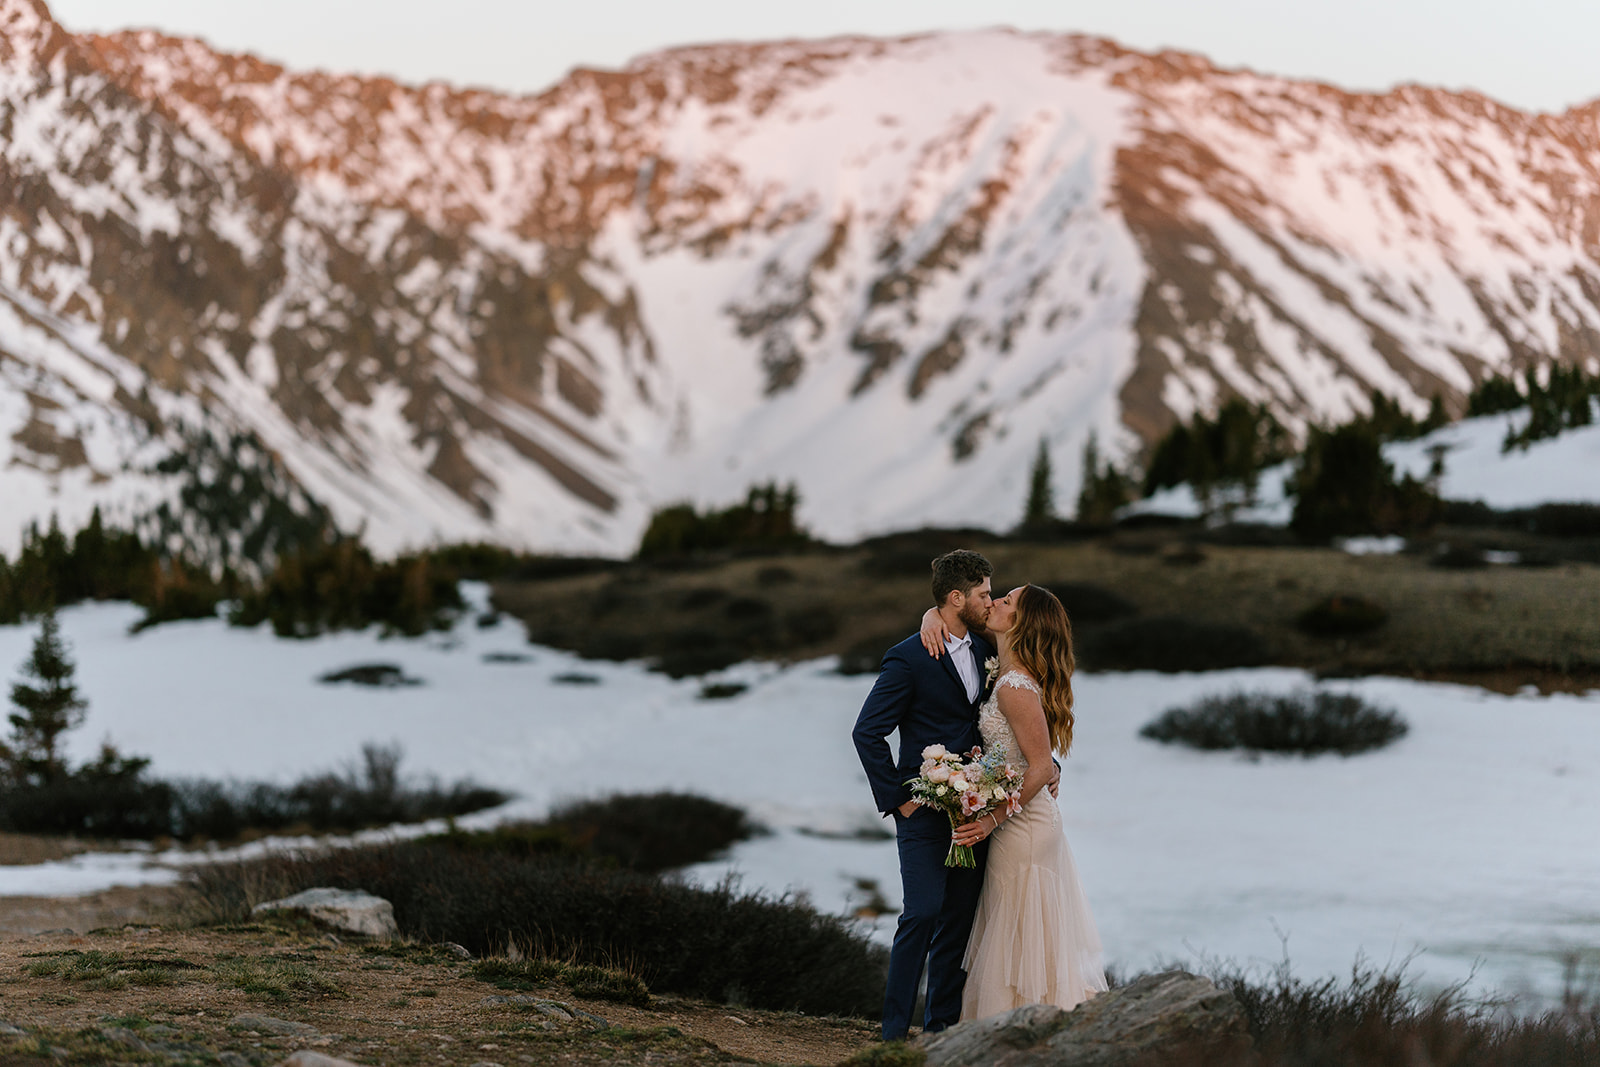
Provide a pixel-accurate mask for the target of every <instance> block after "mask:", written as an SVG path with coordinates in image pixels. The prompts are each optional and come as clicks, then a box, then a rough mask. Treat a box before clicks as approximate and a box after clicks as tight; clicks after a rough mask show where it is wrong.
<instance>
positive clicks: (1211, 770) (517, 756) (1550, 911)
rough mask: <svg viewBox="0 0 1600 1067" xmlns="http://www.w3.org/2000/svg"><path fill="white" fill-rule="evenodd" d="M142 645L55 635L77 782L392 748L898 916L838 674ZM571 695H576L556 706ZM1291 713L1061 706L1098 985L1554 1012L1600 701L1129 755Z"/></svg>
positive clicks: (82, 884)
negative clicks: (1339, 745)
mask: <svg viewBox="0 0 1600 1067" xmlns="http://www.w3.org/2000/svg"><path fill="white" fill-rule="evenodd" d="M472 595H473V597H474V599H479V598H481V597H482V596H483V593H482V591H481V590H476V589H475V590H473V591H472ZM136 617H137V611H136V609H133V608H130V607H127V606H123V605H114V604H112V605H92V606H84V607H78V608H73V609H70V610H68V611H65V612H63V614H62V622H63V629H64V632H65V634H66V636H67V638H68V639H69V640H70V641H71V642H72V644H73V646H74V654H75V656H76V658H77V660H78V662H79V664H80V668H79V679H80V683H81V687H82V689H83V692H84V693H85V695H86V696H87V697H88V699H89V700H90V702H91V710H90V714H89V720H88V724H87V726H86V727H85V728H84V729H82V730H80V731H78V732H77V733H76V734H74V735H72V745H73V747H74V755H75V756H76V757H78V758H86V757H88V756H90V755H92V751H93V749H94V748H95V747H96V746H97V745H98V744H99V743H100V741H101V740H103V739H109V740H111V741H113V742H115V743H116V744H117V745H119V746H121V747H122V748H123V750H124V751H127V752H133V753H143V754H148V755H150V756H151V757H153V759H154V764H153V768H152V769H153V771H154V772H155V773H157V774H161V775H167V776H182V775H207V776H212V777H228V776H245V777H248V776H266V777H272V778H276V779H280V780H285V779H290V778H293V777H298V776H299V775H300V774H302V773H305V772H307V771H311V770H315V769H324V768H329V767H332V766H336V765H338V764H340V763H342V762H343V761H345V760H348V759H350V758H353V757H354V756H355V755H356V754H357V752H358V750H359V747H360V745H361V744H362V743H363V742H366V741H380V742H383V741H390V740H396V741H399V742H400V743H401V744H402V745H404V747H405V749H406V752H407V767H408V769H409V771H410V772H411V773H413V774H435V775H438V776H440V777H442V778H446V779H453V778H456V777H459V776H469V775H470V776H472V777H475V778H477V779H478V780H480V781H482V782H485V783H487V784H490V785H495V786H500V787H503V788H506V789H508V790H511V791H514V792H515V793H517V794H518V795H519V798H518V799H517V800H515V801H513V802H512V803H511V804H509V805H508V806H506V807H505V808H503V809H500V810H498V811H495V812H488V813H483V814H481V815H479V816H475V817H473V818H472V819H471V820H469V822H471V823H475V824H480V825H481V824H485V823H490V822H494V821H497V820H499V819H503V818H516V817H525V816H538V815H539V814H541V813H543V812H545V811H547V810H548V809H549V807H550V806H551V805H552V804H553V803H556V802H558V801H560V800H563V799H567V798H573V797H580V796H586V795H595V794H604V793H610V792H615V791H628V792H647V791H651V790H656V789H679V790H688V791H692V792H696V793H701V794H704V795H707V796H712V797H717V798H719V799H723V800H726V801H729V802H731V803H734V804H738V805H740V806H743V807H745V808H747V809H748V810H750V811H751V812H752V813H753V814H754V815H755V816H756V817H757V818H758V819H760V820H761V821H762V822H764V823H765V824H766V825H767V826H768V827H769V828H770V829H771V831H772V832H771V834H770V835H769V836H765V837H759V838H756V839H754V840H752V841H749V842H747V843H745V844H742V845H739V846H737V847H736V848H734V849H733V850H732V853H731V854H730V855H729V856H727V857H726V858H724V859H720V860H717V861H715V862H711V863H707V864H704V865H702V866H700V867H697V868H695V869H693V870H692V871H691V872H690V875H691V876H692V877H695V878H699V879H702V880H705V881H713V880H716V879H719V878H721V877H723V876H724V875H725V874H727V873H729V872H733V873H737V874H739V875H740V876H741V877H742V878H743V880H744V884H745V885H746V886H747V887H751V888H761V889H765V890H769V891H771V892H774V893H779V892H785V891H790V890H794V891H801V892H805V893H807V894H808V895H809V896H810V898H811V899H812V900H813V901H814V902H815V903H816V905H817V906H818V907H819V908H821V909H822V910H824V911H827V912H833V913H839V912H845V911H852V912H853V911H854V910H855V909H856V908H857V907H859V906H861V905H863V904H865V903H866V902H867V899H868V897H869V893H870V887H864V886H863V885H862V884H861V882H860V880H863V879H864V880H867V881H869V882H875V883H876V884H877V886H878V887H879V888H880V889H881V891H882V893H883V895H884V896H885V897H886V898H887V900H888V902H889V903H890V905H891V906H898V902H899V899H900V890H899V884H898V875H897V866H896V859H895V850H894V843H893V841H892V840H889V839H887V837H886V836H884V826H885V824H884V823H883V822H882V821H881V820H880V819H878V818H877V816H876V814H875V813H874V812H873V811H872V805H871V799H870V793H869V791H868V789H867V786H866V780H865V777H864V775H863V774H862V772H861V770H860V766H859V764H858V762H857V759H856V755H855V752H854V749H853V747H852V746H851V743H850V728H851V725H852V724H853V722H854V720H855V716H856V713H857V711H858V710H859V708H860V705H861V702H862V700H863V699H864V698H865V696H866V693H867V691H868V689H869V688H870V686H871V679H870V678H846V677H841V676H839V675H837V674H835V673H833V671H832V669H831V668H832V664H831V663H830V662H827V661H819V662H814V663H807V664H800V665H797V666H794V667H791V668H788V669H778V668H775V667H771V666H761V665H754V664H751V665H745V666H741V667H737V668H734V669H732V670H730V671H728V672H726V678H727V679H728V680H737V681H743V682H746V683H748V684H749V687H750V688H749V689H748V690H747V691H746V692H744V693H743V694H741V695H739V696H738V697H735V698H733V699H731V700H720V701H705V700H701V699H699V697H698V691H699V683H698V682H696V681H693V680H688V681H679V682H675V681H672V680H670V679H667V678H665V677H663V676H661V675H657V674H651V673H648V672H647V671H645V670H644V669H643V668H642V667H641V666H638V665H634V664H621V665H618V664H609V663H600V662H586V661H582V660H578V659H576V658H575V657H573V656H571V655H569V654H566V653H562V652H557V651H552V650H549V649H544V648H534V647H530V646H528V645H526V644H525V643H524V641H523V637H522V631H521V627H520V626H518V625H516V624H514V623H511V622H502V623H501V624H499V625H498V626H496V627H493V628H490V629H483V630H479V629H475V628H472V627H470V626H462V627H461V628H459V630H458V632H457V633H455V634H451V635H440V636H435V637H431V638H427V639H424V640H417V641H401V640H389V641H385V640H381V639H379V638H378V637H376V636H375V635H373V634H370V633H358V634H344V635H338V636H332V637H325V638H320V639H317V640H314V641H283V640H278V639H275V638H273V637H272V636H271V635H270V633H268V632H266V631H265V630H256V631H250V630H239V629H231V628H229V627H227V626H225V625H223V624H222V623H221V622H195V623H177V624H171V625H166V626H161V627H157V628H155V629H152V630H148V631H145V632H144V633H142V634H139V635H137V636H129V635H128V633H127V628H128V625H129V623H130V622H132V621H133V620H134V619H135V618H136ZM32 636H33V633H32V631H31V630H29V629H26V628H6V629H0V665H7V664H11V665H14V664H19V663H20V662H21V661H22V659H23V658H24V656H25V655H26V653H27V648H28V644H29V642H30V641H31V639H32ZM491 653H500V654H501V655H500V656H498V657H496V659H498V660H499V661H498V662H496V661H490V660H487V659H486V658H485V657H486V656H488V655H489V654H491ZM508 654H518V655H522V656H524V657H525V659H524V660H522V661H521V662H506V661H505V660H506V659H508V658H510V657H509V656H508ZM370 662H391V663H395V664H399V665H402V666H403V667H404V669H405V671H406V673H407V674H410V675H414V676H416V677H418V678H420V679H422V680H423V681H424V683H425V684H424V685H422V686H418V687H414V688H405V687H402V688H397V689H389V690H370V689H359V688H351V687H346V686H328V685H323V684H319V683H318V682H317V681H316V678H317V677H318V676H319V675H321V674H323V673H325V672H327V671H329V670H333V669H337V668H341V667H347V666H351V665H354V664H358V663H370ZM574 673H576V674H581V675H587V676H589V678H591V679H592V680H593V683H592V684H577V685H575V684H565V683H563V682H561V681H559V680H558V676H561V675H571V674H574ZM1307 684H1309V682H1308V679H1307V678H1306V677H1305V676H1303V675H1302V674H1300V673H1298V672H1295V671H1290V670H1281V669H1270V670H1250V671H1230V672H1218V673H1211V674H1195V675H1151V674H1121V675H1080V676H1079V678H1078V680H1077V683H1076V690H1077V694H1078V713H1079V719H1078V730H1077V744H1076V748H1075V750H1074V752H1073V753H1072V755H1071V757H1070V758H1069V759H1067V760H1066V761H1065V779H1064V783H1063V788H1062V793H1061V805H1062V808H1063V811H1064V813H1065V815H1066V825H1067V833H1068V836H1069V839H1070V841H1071V843H1072V846H1073V849H1074V851H1075V852H1076V855H1077V859H1078V863H1079V866H1080V868H1081V871H1082V875H1083V878H1084V881H1085V884H1086V886H1087V888H1088V891H1089V896H1090V900H1091V903H1092V905H1093V906H1094V908H1095V912H1096V916H1097V918H1098V920H1099V922H1100V924H1101V927H1102V933H1103V934H1104V936H1105V940H1106V944H1107V948H1108V953H1109V957H1110V962H1111V963H1112V964H1114V965H1115V966H1116V967H1117V968H1119V969H1120V970H1121V971H1123V972H1124V973H1126V972H1128V971H1129V970H1131V969H1136V968H1146V967H1151V966H1154V965H1156V964H1158V963H1161V962H1164V961H1170V960H1174V959H1190V960H1193V959H1195V958H1197V957H1216V958H1223V959H1231V960H1236V961H1239V962H1244V963H1254V964H1262V965H1270V964H1273V963H1276V962H1277V961H1278V960H1279V959H1280V958H1281V956H1282V954H1283V952H1284V945H1283V943H1282V942H1281V941H1280V934H1281V935H1282V936H1283V937H1285V938H1287V952H1288V955H1289V957H1290V959H1291V960H1292V962H1293V965H1294V967H1295V969H1296V970H1297V972H1298V973H1300V974H1302V975H1308V976H1309V975H1319V974H1334V973H1343V972H1347V971H1348V969H1349V967H1350V966H1351V965H1352V964H1353V963H1354V962H1355V961H1356V960H1357V959H1358V957H1364V958H1366V959H1367V960H1369V961H1371V962H1374V963H1377V964H1380V965H1381V964H1384V963H1388V962H1398V961H1400V960H1402V959H1404V958H1406V957H1407V956H1408V955H1410V954H1411V953H1413V952H1418V953H1420V955H1418V957H1417V959H1416V960H1415V961H1414V962H1413V963H1412V965H1411V972H1412V974H1413V975H1414V976H1415V977H1417V978H1419V979H1420V980H1421V981H1422V982H1423V984H1424V985H1425V986H1427V987H1430V988H1433V987H1437V986H1440V985H1443V984H1445V983H1447V982H1451V981H1455V980H1458V979H1463V978H1466V977H1468V976H1469V975H1472V976H1473V978H1472V981H1473V988H1475V989H1478V990H1488V989H1497V990H1499V991H1501V992H1507V993H1516V992H1524V993H1528V994H1530V995H1531V996H1532V997H1533V1000H1531V1001H1529V1002H1528V1003H1530V1004H1538V1003H1547V1002H1548V1001H1549V998H1552V997H1554V996H1555V995H1556V994H1557V993H1558V992H1559V988H1560V981H1561V968H1562V963H1563V959H1564V957H1565V956H1566V955H1567V954H1569V953H1577V954H1579V955H1580V957H1582V958H1585V959H1587V960H1589V961H1590V962H1591V963H1593V962H1594V961H1596V960H1600V924H1597V923H1596V921H1595V916H1594V896H1593V894H1594V887H1595V886H1596V885H1597V884H1600V847H1597V846H1600V816H1597V814H1596V813H1597V812H1600V770H1597V768H1600V693H1590V694H1588V695H1587V696H1582V697H1579V696H1551V697H1540V696H1536V695H1532V694H1526V695H1518V696H1509V697H1507V696H1497V695H1493V694H1489V693H1486V692H1483V691H1481V690H1477V689H1471V688H1463V687H1457V686H1451V685H1440V684H1430V683H1422V682H1414V681H1402V680H1394V679H1384V678H1374V679H1368V680H1365V681H1359V682H1341V683H1333V684H1336V685H1337V686H1338V687H1339V688H1341V689H1348V690H1351V691H1354V692H1357V693H1360V694H1361V695H1362V696H1364V697H1366V698H1368V699H1370V700H1374V701H1378V702H1381V703H1384V704H1388V705H1391V706H1393V707H1395V708H1397V709H1399V710H1400V711H1401V713H1402V714H1403V715H1404V716H1405V718H1406V719H1407V720H1408V721H1409V723H1410V726H1411V732H1410V734H1409V735H1408V736H1407V737H1405V738H1404V739H1403V740H1401V741H1400V742H1398V743H1397V744H1395V745H1393V746H1391V747H1390V748H1387V749H1385V750H1382V751H1380V752H1376V753H1371V754H1368V755H1363V756H1358V757H1354V758H1350V759H1341V758H1339V757H1336V756H1327V757H1319V758H1316V759H1310V760H1303V759H1295V758H1289V759H1283V758H1264V759H1260V760H1248V759H1244V758H1240V757H1238V756H1234V755H1218V754H1202V753H1197V752H1193V751H1189V750H1186V749H1180V748H1169V747H1165V746H1161V745H1158V744H1155V743H1153V742H1149V741H1145V740H1141V739H1140V738H1139V737H1138V736H1137V731H1138V728H1139V727H1140V726H1141V725H1142V724H1143V723H1145V722H1146V721H1148V720H1149V719H1151V718H1153V717H1154V716H1156V715H1157V714H1159V713H1160V712H1161V711H1163V710H1165V709H1166V708H1167V707H1170V706H1173V705H1175V704H1181V703H1187V702H1189V701H1191V700H1193V699H1194V698H1196V697H1197V696H1200V695H1202V694H1209V693H1216V692H1221V691H1226V690H1230V689H1234V688H1238V687H1245V688H1264V689H1272V690H1283V689H1289V688H1294V687H1298V686H1304V685H1307ZM405 832H406V833H414V832H416V830H415V829H412V830H407V831H405ZM262 847H264V846H263V845H261V844H257V845H253V846H251V849H252V850H259V849H260V848H262ZM193 858H194V857H184V856H181V855H178V854H169V855H166V856H159V857H152V856H147V855H144V854H122V855H117V854H113V855H110V856H91V857H83V858H80V859H77V860H72V861H67V862H64V863H57V864H46V865H42V866H39V867H8V868H0V892H4V893H6V894H38V893H43V894H72V893H81V892H87V891H89V890H92V889H95V888H100V887H104V886H108V885H113V884H137V883H140V882H150V881H155V882H162V881H170V880H172V879H173V878H175V877H176V872H175V871H174V870H173V868H172V867H171V866H169V865H171V864H176V863H179V862H182V861H184V860H185V859H190V860H192V859H193ZM893 923H894V916H893V915H892V914H890V915H887V916H885V917H883V918H880V919H877V920H876V921H875V922H869V923H868V925H869V926H871V927H872V929H873V930H874V931H875V933H876V936H879V937H882V938H887V937H889V936H890V934H891V932H892V929H893Z"/></svg>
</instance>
